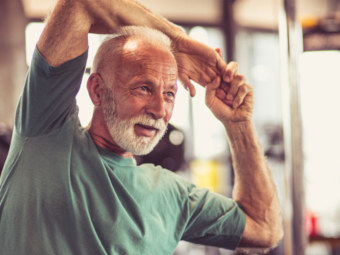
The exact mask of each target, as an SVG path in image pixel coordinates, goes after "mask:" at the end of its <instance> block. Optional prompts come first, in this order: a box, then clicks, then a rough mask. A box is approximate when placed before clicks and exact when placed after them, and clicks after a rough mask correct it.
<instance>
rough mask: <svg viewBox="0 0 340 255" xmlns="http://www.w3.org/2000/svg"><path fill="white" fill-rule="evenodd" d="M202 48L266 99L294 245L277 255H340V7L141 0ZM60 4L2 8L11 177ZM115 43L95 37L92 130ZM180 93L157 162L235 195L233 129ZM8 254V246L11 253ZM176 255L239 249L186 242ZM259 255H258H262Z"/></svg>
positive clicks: (84, 111)
mask: <svg viewBox="0 0 340 255" xmlns="http://www.w3.org/2000/svg"><path fill="white" fill-rule="evenodd" d="M139 2H140V3H141V4H143V5H145V6H146V7H148V8H149V9H151V10H152V11H154V12H156V13H159V14H161V15H163V16H164V17H165V18H167V19H169V20H170V21H172V22H174V23H176V24H177V25H179V26H181V27H182V28H183V29H184V30H185V31H186V32H187V33H188V34H189V35H190V36H192V37H193V38H195V39H197V40H199V41H201V42H203V43H205V44H207V45H209V46H211V47H213V48H216V47H219V48H221V49H222V51H223V56H224V59H225V60H226V61H228V62H229V61H232V60H233V61H236V62H238V63H239V67H240V69H239V72H240V73H242V74H244V75H245V76H246V79H247V81H248V83H250V84H251V85H252V86H253V87H254V90H255V109H254V122H255V125H256V128H257V131H258V135H259V137H260V141H261V143H262V146H263V148H264V151H265V154H266V155H267V158H268V163H269V165H270V168H271V170H272V172H273V175H274V178H275V182H276V184H277V189H278V192H279V197H280V200H281V205H282V208H283V210H282V213H283V219H284V222H283V224H284V226H285V237H284V239H283V241H282V242H281V243H280V244H279V246H278V247H277V248H276V249H275V250H273V251H271V252H270V254H280V255H281V254H282V255H283V254H288V255H289V254H292V255H302V254H307V255H334V254H340V157H339V151H340V150H339V144H340V132H339V130H340V121H339V116H340V100H339V96H340V69H339V68H340V53H339V50H340V3H339V2H340V1H338V0H139ZM51 4H53V0H0V172H1V169H2V166H3V163H4V161H5V158H6V155H7V151H8V148H9V143H10V139H11V133H12V130H13V124H14V112H15V108H16V105H17V102H18V99H19V97H20V94H21V90H22V87H23V84H24V80H25V76H26V72H27V69H28V66H29V65H30V60H31V57H32V53H33V50H34V48H35V45H36V43H37V41H38V39H39V36H40V34H41V32H42V30H43V28H44V23H43V18H44V16H45V15H46V13H47V12H48V11H49V10H50V8H51ZM104 37H105V36H103V35H100V36H99V35H90V36H89V44H90V48H89V59H88V63H87V69H86V73H84V79H83V85H82V87H81V90H80V92H79V94H78V96H77V102H78V105H79V108H80V111H79V117H80V119H81V123H82V125H84V126H85V125H87V124H88V122H89V121H90V118H91V116H92V110H93V106H92V103H91V101H90V99H89V97H88V94H87V91H86V86H84V84H86V82H87V78H88V76H89V72H90V68H91V64H92V59H93V57H94V54H95V52H96V49H97V48H98V46H99V44H100V42H101V41H102V40H103V38H104ZM178 85H179V93H178V96H177V97H176V104H175V109H174V112H173V117H172V119H171V125H170V126H169V130H168V132H167V134H166V136H165V137H164V138H163V140H162V141H161V142H160V144H159V145H158V146H157V147H156V148H155V150H154V151H153V152H151V154H150V155H147V156H144V157H138V158H137V161H138V163H146V162H151V163H154V164H160V165H162V166H163V167H165V168H167V169H169V170H171V171H174V172H177V173H178V174H180V175H182V176H183V177H184V178H187V179H190V180H191V181H193V182H194V183H195V184H196V185H197V186H198V187H202V188H208V189H210V190H212V191H215V192H218V193H221V194H224V195H226V196H229V197H230V196H231V194H232V187H233V168H232V162H231V156H230V151H229V147H228V142H227V139H226V135H225V131H224V128H223V126H222V125H221V124H220V123H219V122H218V121H217V120H216V119H215V118H214V117H213V115H212V114H211V113H210V112H209V110H208V109H207V107H206V106H205V104H204V89H203V88H202V87H200V86H196V90H197V95H196V97H194V98H190V97H189V95H188V93H187V92H186V91H185V90H184V89H183V87H182V86H181V85H180V83H179V84H178ZM0 245H1V244H0ZM175 254H176V255H184V254H185V255H227V254H228V255H231V254H235V253H234V252H233V251H227V250H222V249H217V248H213V247H207V246H200V245H193V244H189V243H186V242H180V244H179V246H178V247H177V249H176V251H175ZM254 254H256V253H254Z"/></svg>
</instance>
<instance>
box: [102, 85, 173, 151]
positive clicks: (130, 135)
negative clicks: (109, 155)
mask: <svg viewBox="0 0 340 255" xmlns="http://www.w3.org/2000/svg"><path fill="white" fill-rule="evenodd" d="M103 101H104V102H103V104H104V105H103V111H104V118H105V121H106V125H107V128H108V130H109V133H110V135H111V137H112V139H113V140H114V141H115V142H116V143H117V145H118V146H119V147H121V148H122V149H124V150H126V151H128V152H131V153H133V154H135V155H146V154H148V153H150V152H151V151H152V150H153V149H154V147H155V146H156V145H157V144H158V142H159V141H160V140H161V139H162V137H163V136H164V134H165V132H166V129H167V127H166V125H165V123H164V120H162V119H158V120H155V119H153V118H152V117H151V116H149V115H140V116H137V117H133V118H131V119H120V118H118V117H117V112H116V104H115V100H114V98H113V93H112V90H111V89H109V88H107V89H106V91H105V92H104V100H103ZM136 124H142V125H146V126H151V127H154V128H156V129H158V130H157V131H156V135H155V136H154V137H146V136H137V135H136V133H135V130H134V127H135V125H136Z"/></svg>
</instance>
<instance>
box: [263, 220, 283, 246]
mask: <svg viewBox="0 0 340 255" xmlns="http://www.w3.org/2000/svg"><path fill="white" fill-rule="evenodd" d="M262 231H263V240H262V245H263V248H275V247H276V246H277V245H278V244H279V242H280V241H281V240H282V238H283V226H282V224H281V222H280V223H278V224H276V225H275V226H273V225H268V226H266V227H265V228H263V230H262Z"/></svg>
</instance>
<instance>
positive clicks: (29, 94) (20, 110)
mask: <svg viewBox="0 0 340 255" xmlns="http://www.w3.org/2000/svg"><path fill="white" fill-rule="evenodd" d="M86 59H87V51H86V52H84V53H83V54H82V55H80V56H78V57H76V58H74V59H72V60H69V61H67V62H65V63H63V64H62V65H60V66H58V67H52V66H50V65H49V64H48V62H47V61H46V60H45V59H44V58H43V56H42V55H41V54H40V53H39V51H38V50H37V49H35V51H34V54H33V59H32V64H31V66H30V68H29V70H28V73H27V77H26V81H25V86H24V90H23V93H22V95H21V97H20V100H19V104H18V107H17V111H16V116H15V128H16V132H18V133H19V134H20V135H21V136H24V137H35V136H40V135H45V134H48V133H50V132H52V131H53V130H55V129H58V128H60V127H61V126H62V125H63V123H64V122H65V119H66V117H67V115H68V114H69V112H70V111H71V110H72V109H74V108H75V107H76V102H75V97H76V95H77V93H78V90H79V87H80V84H81V80H82V77H83V74H84V69H85V65H86Z"/></svg>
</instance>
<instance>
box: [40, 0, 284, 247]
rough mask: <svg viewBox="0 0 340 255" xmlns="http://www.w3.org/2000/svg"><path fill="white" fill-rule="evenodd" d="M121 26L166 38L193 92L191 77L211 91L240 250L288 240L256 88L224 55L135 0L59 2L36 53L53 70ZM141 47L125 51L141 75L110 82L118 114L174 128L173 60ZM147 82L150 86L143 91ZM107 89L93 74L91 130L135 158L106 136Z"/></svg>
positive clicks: (210, 104) (98, 139)
mask: <svg viewBox="0 0 340 255" xmlns="http://www.w3.org/2000/svg"><path fill="white" fill-rule="evenodd" d="M123 25H140V26H147V27H151V28H155V29H158V30H160V31H161V32H163V33H165V34H166V35H167V36H169V38H170V39H171V40H172V46H173V47H174V49H175V53H174V56H175V59H176V61H177V66H178V78H179V79H180V80H181V82H182V83H183V85H184V87H185V88H187V89H188V90H189V91H190V95H191V96H193V95H194V94H195V89H194V86H193V85H192V84H191V82H190V79H191V80H194V81H195V82H198V83H199V84H200V85H202V86H204V87H206V104H207V106H208V107H209V108H210V109H211V111H212V113H213V114H214V115H215V116H216V118H218V119H219V120H220V121H221V122H222V123H223V125H224V126H225V128H226V132H227V135H228V138H229V141H230V146H231V151H232V157H233V162H234V169H235V188H234V192H233V198H234V199H235V200H236V201H237V202H238V203H239V204H240V205H241V207H242V208H243V209H244V211H245V213H246V218H247V222H246V228H245V232H244V235H243V237H242V241H241V246H243V247H271V246H273V245H275V244H276V243H277V242H279V240H280V239H281V238H282V235H283V234H282V224H281V213H280V206H279V201H278V196H277V192H276V188H275V185H274V182H273V180H272V176H271V173H270V170H269V169H268V166H267V164H266V160H265V157H264V154H263V151H262V148H261V146H260V144H259V142H258V138H257V135H256V131H255V128H254V125H253V122H252V112H253V101H254V98H253V89H252V87H251V86H250V85H248V84H247V83H246V82H245V79H244V77H243V76H242V75H240V74H238V73H237V72H238V66H237V64H236V63H235V62H231V63H229V64H228V65H226V63H225V62H224V61H223V60H222V58H221V51H220V50H218V49H217V50H216V51H215V50H213V49H211V48H210V47H208V46H206V45H204V44H202V43H199V42H197V41H195V40H193V39H191V38H190V37H189V36H187V35H186V34H184V33H183V32H182V31H181V30H180V29H179V28H177V27H176V26H175V25H173V24H171V23H170V22H168V21H166V20H165V19H163V18H161V17H159V16H157V15H155V14H153V13H152V12H150V11H148V10H147V9H146V8H144V7H142V6H141V5H139V4H137V3H136V2H134V1H131V0H97V1H91V0H59V1H58V2H57V4H56V6H55V8H54V10H53V12H52V13H51V15H50V17H49V19H48V22H47V24H46V28H45V30H44V31H43V33H42V35H41V37H40V39H39V42H38V44H37V48H38V50H39V52H40V53H41V54H42V55H43V56H44V57H45V59H46V60H47V61H48V63H49V64H50V65H52V66H59V65H61V64H62V63H64V62H66V61H68V60H70V59H73V58H75V57H77V56H79V55H81V54H82V53H83V52H85V51H86V50H87V48H88V42H87V34H88V33H89V32H92V33H112V32H114V31H116V30H117V28H118V27H119V26H123ZM139 46H140V48H139V50H140V51H139V52H136V51H133V50H131V51H127V52H125V53H126V59H125V60H124V63H123V65H125V66H129V69H128V68H125V69H124V70H130V71H131V70H133V72H136V74H134V73H133V72H132V71H131V73H125V72H124V71H123V72H122V77H117V79H116V82H115V83H114V84H109V86H112V89H113V90H114V92H115V93H116V95H117V96H115V97H116V99H117V109H119V110H117V111H118V113H117V114H118V116H119V117H121V118H125V117H130V116H135V115H136V114H149V115H151V116H153V118H162V119H164V121H165V122H166V123H168V121H169V119H170V117H171V113H172V108H173V101H172V99H170V98H169V95H170V93H172V92H175V86H176V85H175V79H176V78H175V77H176V67H175V66H174V60H173V58H172V57H170V56H169V55H168V56H167V55H166V53H165V52H162V49H157V48H155V49H154V50H150V49H148V50H145V49H144V48H143V45H138V47H139ZM138 47H137V48H138ZM147 51H148V52H150V54H149V55H148V53H147ZM151 53H153V54H151ZM132 56H134V57H137V59H139V60H140V62H139V61H137V60H134V58H133V57H132ZM130 64H131V65H132V66H131V68H132V69H130ZM143 72H144V73H145V75H144V74H143ZM145 78H147V79H149V82H146V81H145V80H143V79H145ZM138 79H140V80H138ZM135 82H136V83H135ZM144 83H145V84H147V85H148V86H146V85H145V87H144V86H141V84H144ZM104 85H105V77H101V75H100V74H92V75H91V77H90V79H89V82H88V89H89V93H90V96H91V99H92V102H93V103H94V105H95V111H94V116H93V120H92V123H91V126H90V127H89V132H90V134H91V136H92V138H93V140H94V141H95V143H97V144H98V145H99V146H101V147H103V148H106V149H109V150H112V151H115V152H116V153H117V154H119V155H122V156H123V157H131V156H132V155H131V153H129V152H127V151H124V150H122V149H121V148H119V146H117V145H116V144H115V142H114V139H112V137H110V136H109V134H108V131H107V127H106V124H105V121H104V115H103V111H102V100H103V95H102V93H103V86H104ZM142 87H143V88H142ZM147 88H148V89H147ZM169 91H170V93H169V94H168V92H169ZM136 133H138V134H141V135H150V136H152V135H153V133H152V131H150V132H149V131H147V130H143V129H142V128H140V127H136Z"/></svg>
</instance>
